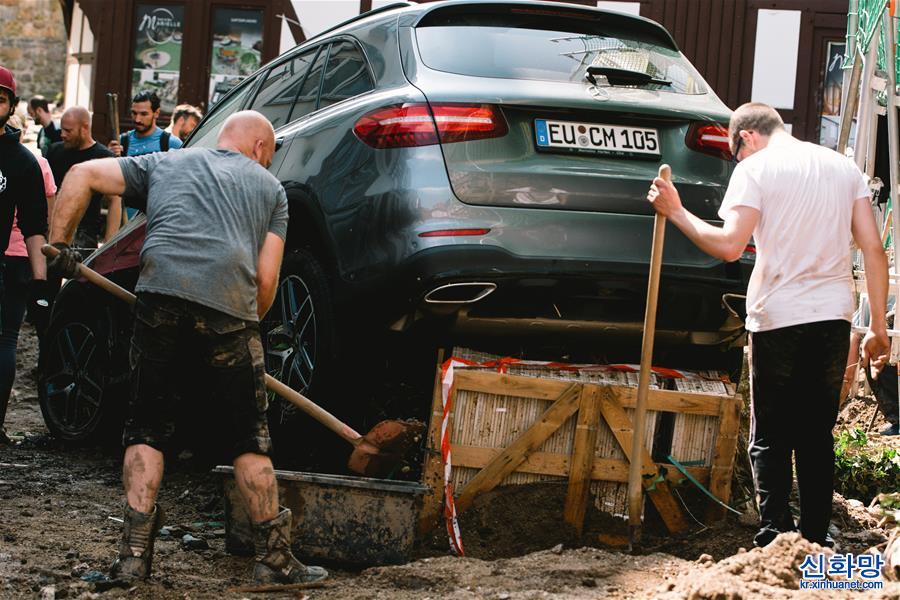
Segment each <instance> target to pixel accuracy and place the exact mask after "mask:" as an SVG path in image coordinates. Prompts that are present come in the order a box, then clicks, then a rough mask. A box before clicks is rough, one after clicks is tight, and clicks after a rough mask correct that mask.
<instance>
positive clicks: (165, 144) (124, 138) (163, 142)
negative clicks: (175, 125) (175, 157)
mask: <svg viewBox="0 0 900 600" xmlns="http://www.w3.org/2000/svg"><path fill="white" fill-rule="evenodd" d="M170 137H172V134H171V133H169V132H168V131H166V130H165V129H164V130H163V132H162V135H161V136H160V137H159V151H160V152H168V151H169V138H170ZM119 143H120V144H122V156H128V134H127V133H123V134H121V135H120V136H119Z"/></svg>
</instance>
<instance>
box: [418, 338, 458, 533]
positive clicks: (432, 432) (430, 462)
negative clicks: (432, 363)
mask: <svg viewBox="0 0 900 600" xmlns="http://www.w3.org/2000/svg"><path fill="white" fill-rule="evenodd" d="M443 358H444V351H443V350H438V355H437V368H436V369H435V370H434V391H433V392H432V400H431V420H430V421H429V423H428V440H427V441H426V444H425V462H424V465H423V466H422V483H424V484H425V485H426V486H428V491H426V492H425V495H424V497H423V499H422V509H421V510H420V511H419V521H418V525H417V527H416V529H417V531H418V534H419V535H424V534H426V533H428V532H429V531H431V529H432V528H433V527H434V526H435V525H436V524H437V521H438V519H439V518H440V515H441V508H442V506H443V496H444V464H443V460H442V458H441V422H442V421H443V419H444V407H443V401H442V399H441V364H442V363H443ZM452 424H453V420H452V419H451V420H450V424H449V425H448V426H452Z"/></svg>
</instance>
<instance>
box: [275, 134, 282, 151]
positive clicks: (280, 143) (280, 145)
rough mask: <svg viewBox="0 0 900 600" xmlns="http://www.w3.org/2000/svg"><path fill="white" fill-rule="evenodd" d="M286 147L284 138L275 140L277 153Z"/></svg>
mask: <svg viewBox="0 0 900 600" xmlns="http://www.w3.org/2000/svg"><path fill="white" fill-rule="evenodd" d="M283 145H284V138H283V137H280V138H275V152H278V151H279V150H281V147H282V146H283Z"/></svg>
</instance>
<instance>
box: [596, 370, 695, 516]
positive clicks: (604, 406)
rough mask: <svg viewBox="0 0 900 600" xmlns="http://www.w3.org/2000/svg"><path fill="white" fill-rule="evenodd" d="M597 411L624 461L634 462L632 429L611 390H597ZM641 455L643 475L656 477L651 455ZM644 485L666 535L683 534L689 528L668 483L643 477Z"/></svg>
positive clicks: (632, 426)
mask: <svg viewBox="0 0 900 600" xmlns="http://www.w3.org/2000/svg"><path fill="white" fill-rule="evenodd" d="M600 411H601V412H602V413H603V418H604V419H606V422H607V423H608V424H609V428H610V429H611V430H612V432H613V435H615V436H616V441H618V442H619V445H620V446H621V447H622V452H624V453H625V456H626V458H628V460H634V459H633V458H632V457H631V444H632V439H633V437H634V425H633V424H632V422H631V420H630V419H629V418H628V415H627V414H626V413H625V410H624V409H623V408H622V406H620V405H619V403H618V401H617V398H616V395H615V394H614V393H613V391H612V390H611V389H610V388H600ZM641 453H642V456H640V457H638V458H637V460H640V461H641V463H642V469H641V470H642V474H646V473H647V471H648V470H649V471H652V472H653V474H655V473H656V468H655V466H654V463H653V459H652V458H651V457H650V453H649V452H647V449H646V448H643V449H642V452H641ZM643 484H644V487H645V488H647V497H649V498H650V501H651V502H653V506H655V507H656V510H657V511H658V512H659V515H660V517H662V520H663V522H664V523H665V525H666V528H667V529H668V530H669V532H671V533H680V532H682V531H684V530H686V529H687V527H688V524H687V521H686V520H685V518H684V513H683V512H682V510H681V506H680V505H679V504H678V502H677V501H676V500H675V498H673V497H672V493H671V491H670V490H669V485H668V483H667V482H665V481H655V477H650V478H646V477H644V478H643ZM651 488H652V489H651Z"/></svg>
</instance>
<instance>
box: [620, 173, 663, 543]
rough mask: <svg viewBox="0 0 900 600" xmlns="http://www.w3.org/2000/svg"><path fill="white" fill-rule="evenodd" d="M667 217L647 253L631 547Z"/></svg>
mask: <svg viewBox="0 0 900 600" xmlns="http://www.w3.org/2000/svg"><path fill="white" fill-rule="evenodd" d="M659 177H660V179H664V180H666V181H672V169H671V168H670V167H669V165H666V164H663V165H660V166H659ZM665 233H666V218H665V217H663V216H661V215H660V214H659V213H657V212H656V211H654V217H653V246H652V247H651V250H650V278H649V280H648V282H647V307H646V310H645V312H644V337H643V341H642V342H641V370H640V373H639V376H638V389H637V402H636V404H635V407H634V434H633V436H632V443H631V462H630V464H629V468H628V533H629V541H630V542H631V546H632V548H634V547H635V546H636V545H637V544H638V542H640V540H641V513H642V512H643V511H642V508H643V503H644V502H643V501H644V496H643V491H644V488H643V485H642V482H641V467H642V462H643V461H642V460H641V457H642V456H643V453H644V423H645V422H646V421H647V396H648V395H649V392H650V369H651V368H652V366H653V338H654V334H655V333H656V300H657V298H658V296H659V272H660V268H661V267H662V255H663V242H664V239H665Z"/></svg>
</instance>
